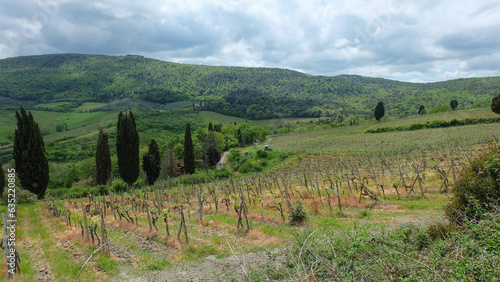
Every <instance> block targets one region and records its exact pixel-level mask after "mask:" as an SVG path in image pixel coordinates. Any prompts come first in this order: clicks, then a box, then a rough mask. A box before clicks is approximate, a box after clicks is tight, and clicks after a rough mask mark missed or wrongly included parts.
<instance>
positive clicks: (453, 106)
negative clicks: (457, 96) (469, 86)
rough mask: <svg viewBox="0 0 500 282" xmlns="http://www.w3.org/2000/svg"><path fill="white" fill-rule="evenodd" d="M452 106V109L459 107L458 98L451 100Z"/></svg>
mask: <svg viewBox="0 0 500 282" xmlns="http://www.w3.org/2000/svg"><path fill="white" fill-rule="evenodd" d="M450 107H451V109H452V110H455V109H456V108H457V107H458V101H457V100H451V101H450Z"/></svg>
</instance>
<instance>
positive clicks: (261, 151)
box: [257, 150, 268, 159]
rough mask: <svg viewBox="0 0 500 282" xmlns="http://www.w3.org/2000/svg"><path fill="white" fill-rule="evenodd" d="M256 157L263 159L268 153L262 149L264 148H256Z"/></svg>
mask: <svg viewBox="0 0 500 282" xmlns="http://www.w3.org/2000/svg"><path fill="white" fill-rule="evenodd" d="M257 157H259V158H264V159H265V158H267V157H268V154H267V152H266V151H264V150H258V151H257Z"/></svg>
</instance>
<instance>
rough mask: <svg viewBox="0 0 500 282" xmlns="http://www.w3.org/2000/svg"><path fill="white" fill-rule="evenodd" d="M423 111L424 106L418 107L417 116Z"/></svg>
mask: <svg viewBox="0 0 500 282" xmlns="http://www.w3.org/2000/svg"><path fill="white" fill-rule="evenodd" d="M424 110H425V106H424V105H420V107H418V114H419V115H420V114H422V112H423V111H424Z"/></svg>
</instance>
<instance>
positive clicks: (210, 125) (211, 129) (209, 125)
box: [208, 122, 214, 131]
mask: <svg viewBox="0 0 500 282" xmlns="http://www.w3.org/2000/svg"><path fill="white" fill-rule="evenodd" d="M208 131H214V126H213V124H212V123H211V122H209V123H208Z"/></svg>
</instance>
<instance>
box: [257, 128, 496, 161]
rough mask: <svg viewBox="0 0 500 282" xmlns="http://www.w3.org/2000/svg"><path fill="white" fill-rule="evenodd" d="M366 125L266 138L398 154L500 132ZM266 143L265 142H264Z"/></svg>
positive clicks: (355, 152)
mask: <svg viewBox="0 0 500 282" xmlns="http://www.w3.org/2000/svg"><path fill="white" fill-rule="evenodd" d="M364 128H365V126H362V125H359V126H353V127H351V130H349V129H342V130H338V129H336V128H333V129H326V130H319V131H311V132H304V133H292V134H288V135H275V136H270V137H269V139H270V140H269V141H268V142H266V143H267V144H268V145H269V146H271V147H272V148H273V149H274V150H279V151H308V152H328V153H331V154H335V155H340V156H373V155H380V154H385V155H395V154H396V155H397V154H406V153H410V152H415V151H422V150H424V151H431V150H439V149H441V148H447V147H450V146H453V145H460V146H463V147H465V146H471V145H476V144H485V143H486V142H487V141H488V140H489V139H491V136H492V134H494V133H496V132H498V125H497V124H479V125H467V126H460V127H453V128H437V129H426V130H418V131H410V132H387V133H384V134H383V135H379V134H369V133H366V134H363V133H361V132H362V131H363V130H364ZM262 147H263V145H262Z"/></svg>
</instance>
